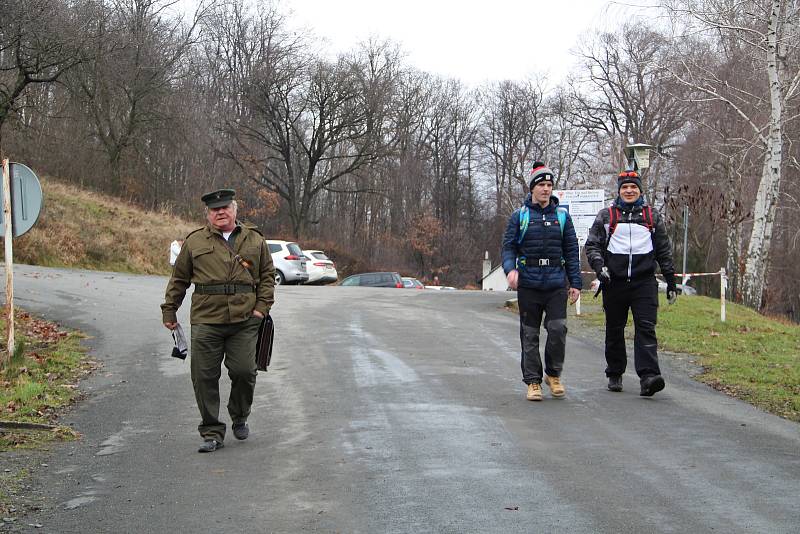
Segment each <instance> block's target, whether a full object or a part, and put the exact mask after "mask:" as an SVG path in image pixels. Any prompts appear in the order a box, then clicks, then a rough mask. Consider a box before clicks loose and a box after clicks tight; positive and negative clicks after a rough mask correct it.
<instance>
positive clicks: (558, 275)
mask: <svg viewBox="0 0 800 534" xmlns="http://www.w3.org/2000/svg"><path fill="white" fill-rule="evenodd" d="M525 205H526V206H528V210H530V222H529V223H528V230H527V231H526V232H525V236H524V238H523V240H522V243H520V244H518V243H517V240H518V238H519V218H520V210H519V209H518V210H516V211H515V212H514V213H513V214H511V217H510V218H509V219H508V226H507V227H506V233H505V235H504V236H503V270H504V271H505V273H506V274H508V273H509V272H510V271H512V270H514V269H518V270H519V286H520V287H527V288H531V289H540V290H548V289H558V288H562V287H567V278H569V287H574V288H576V289H581V287H582V284H581V266H580V256H579V253H578V238H577V237H576V236H575V227H574V226H573V224H572V218H571V217H570V216H569V215H567V220H566V221H565V224H564V232H563V235H562V232H561V228H560V227H559V224H558V215H557V214H556V208H557V207H558V198H556V197H555V196H552V197H550V204H549V205H548V206H547V207H545V208H542V207H541V206H539V204H537V203H534V202H533V201H532V200H531V195H528V197H527V198H526V199H525ZM518 258H519V260H520V261H519V265H517V259H518ZM523 258H524V260H525V264H524V265H523V264H522V259H523ZM561 258H563V259H564V264H563V265H562V262H561ZM547 263H549V265H546V264H547ZM542 264H545V265H542Z"/></svg>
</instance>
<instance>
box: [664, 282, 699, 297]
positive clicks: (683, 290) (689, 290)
mask: <svg viewBox="0 0 800 534" xmlns="http://www.w3.org/2000/svg"><path fill="white" fill-rule="evenodd" d="M675 287H676V289H677V290H678V294H679V295H686V296H692V295H697V290H696V289H695V288H693V287H692V286H687V285H684V284H675ZM658 291H659V293H666V292H667V283H666V282H662V281H661V280H659V281H658Z"/></svg>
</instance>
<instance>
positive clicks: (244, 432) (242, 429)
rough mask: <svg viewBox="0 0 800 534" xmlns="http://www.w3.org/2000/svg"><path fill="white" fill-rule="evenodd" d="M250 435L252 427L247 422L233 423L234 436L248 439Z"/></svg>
mask: <svg viewBox="0 0 800 534" xmlns="http://www.w3.org/2000/svg"><path fill="white" fill-rule="evenodd" d="M249 435H250V427H248V426H247V423H234V424H233V437H235V438H236V439H247V436H249Z"/></svg>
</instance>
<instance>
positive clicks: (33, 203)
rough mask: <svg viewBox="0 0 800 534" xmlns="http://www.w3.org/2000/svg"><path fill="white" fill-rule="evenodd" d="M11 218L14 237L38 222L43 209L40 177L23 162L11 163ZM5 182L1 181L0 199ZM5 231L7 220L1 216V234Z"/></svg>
mask: <svg viewBox="0 0 800 534" xmlns="http://www.w3.org/2000/svg"><path fill="white" fill-rule="evenodd" d="M9 170H10V175H11V176H10V180H9V181H10V183H11V220H12V221H13V224H12V229H13V231H14V232H13V235H14V237H19V236H21V235H22V234H24V233H25V232H27V231H28V230H30V229H31V227H32V226H33V225H34V224H36V221H37V220H38V219H39V213H40V212H41V210H42V185H41V184H40V183H39V178H38V177H37V176H36V174H34V172H33V171H32V170H30V169H29V168H28V167H27V166H25V165H23V164H22V163H10V164H9ZM2 195H3V184H2V182H0V199H2ZM4 233H5V222H4V221H3V218H2V217H0V236H1V235H3V234H4Z"/></svg>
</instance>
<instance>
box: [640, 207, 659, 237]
mask: <svg viewBox="0 0 800 534" xmlns="http://www.w3.org/2000/svg"><path fill="white" fill-rule="evenodd" d="M642 219H644V225H645V226H647V229H648V230H650V233H651V234H652V233H653V232H655V230H656V225H655V224H654V223H653V208H651V207H650V206H644V207H642Z"/></svg>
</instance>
